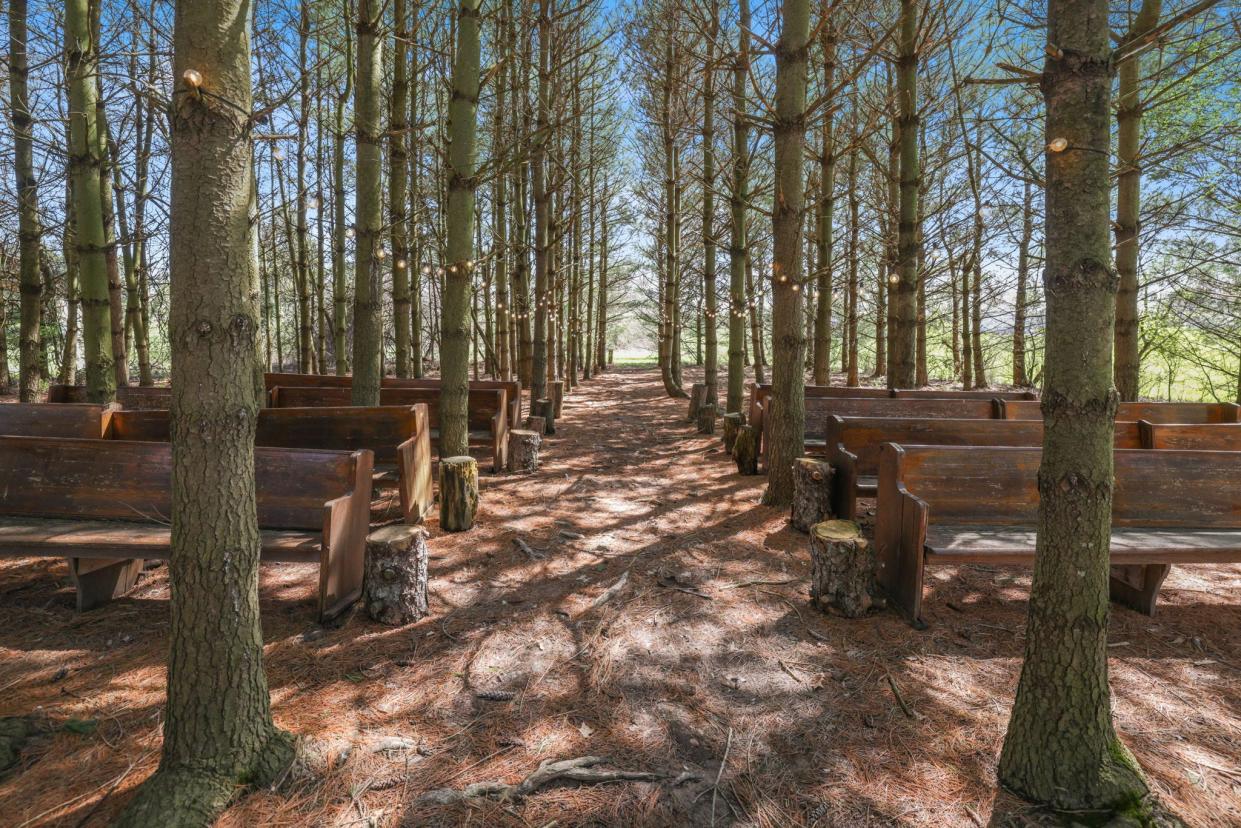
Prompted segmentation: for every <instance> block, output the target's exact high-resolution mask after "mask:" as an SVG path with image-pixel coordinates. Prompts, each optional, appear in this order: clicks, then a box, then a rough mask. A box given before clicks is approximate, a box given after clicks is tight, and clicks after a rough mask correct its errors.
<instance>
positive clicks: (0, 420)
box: [0, 403, 117, 440]
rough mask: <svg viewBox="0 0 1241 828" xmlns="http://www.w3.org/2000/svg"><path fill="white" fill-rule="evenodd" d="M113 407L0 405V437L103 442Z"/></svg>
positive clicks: (77, 404) (84, 404)
mask: <svg viewBox="0 0 1241 828" xmlns="http://www.w3.org/2000/svg"><path fill="white" fill-rule="evenodd" d="M116 410H117V409H116V406H114V405H93V404H91V403H65V404H49V403H13V404H11V405H0V434H10V435H13V436H15V437H78V438H82V439H88V440H89V439H95V440H98V439H100V438H102V437H103V436H104V435H105V434H107V431H108V421H109V419H110V418H111V416H112V412H114V411H116Z"/></svg>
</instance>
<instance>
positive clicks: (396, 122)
mask: <svg viewBox="0 0 1241 828" xmlns="http://www.w3.org/2000/svg"><path fill="white" fill-rule="evenodd" d="M392 20H393V27H392V51H393V58H392V95H391V97H390V98H389V102H388V124H389V129H388V165H389V169H390V170H391V172H390V173H389V174H388V232H389V233H390V234H391V237H392V328H393V335H394V338H395V347H396V375H397V376H398V377H407V376H409V338H410V332H411V326H410V315H409V308H410V300H409V275H410V272H411V267H412V269H413V270H415V271H416V270H417V267H413V266H412V265H411V262H410V261H409V237H408V235H407V234H406V232H405V230H406V226H407V222H408V215H407V211H408V210H409V204H408V187H407V184H408V182H409V153H408V152H407V151H406V146H407V142H408V140H409V136H408V135H407V134H406V130H407V127H408V126H409V121H408V115H409V106H408V98H409V80H408V74H407V72H408V62H409V51H410V50H409V45H408V44H409V38H410V32H409V31H408V26H409V20H408V11H407V8H406V3H405V0H393V2H392ZM414 264H416V263H414Z"/></svg>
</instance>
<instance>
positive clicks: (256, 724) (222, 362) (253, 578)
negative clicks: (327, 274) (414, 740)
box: [120, 0, 293, 826]
mask: <svg viewBox="0 0 1241 828" xmlns="http://www.w3.org/2000/svg"><path fill="white" fill-rule="evenodd" d="M251 14H252V8H251V5H250V3H249V2H248V0H182V2H179V3H178V4H177V12H176V30H175V35H174V41H173V44H174V77H175V78H177V79H178V81H177V86H176V89H175V97H174V103H173V111H172V118H171V127H172V131H171V136H172V209H171V217H172V224H171V235H172V247H171V256H172V258H171V269H172V273H173V279H172V296H171V308H172V312H171V318H170V325H169V327H170V334H171V335H170V340H171V344H172V378H173V382H172V412H171V418H170V419H171V428H172V481H173V490H172V559H171V561H170V564H169V577H170V583H171V604H170V615H171V626H170V630H169V638H170V653H169V659H168V704H167V708H166V712H165V721H164V745H163V755H162V758H161V761H160V768H159V770H158V771H157V772H156V774H155V775H154V776H153V777H151V778H150V779H149V780H148V781H147V782H146V783H145V784H144V785H143V786H142V788H141V789H140V791H139V793H138V795H137V797H136V798H135V799H134V800H133V801H132V802H131V804H130V806H129V808H128V809H127V810H126V812H125V814H124V816H123V818H122V820H121V823H120V824H122V825H127V826H149V825H208V824H210V823H211V822H212V820H213V819H214V817H215V815H216V814H217V813H218V812H219V811H220V810H221V809H222V808H223V807H224V806H225V805H226V804H227V803H228V801H229V800H230V799H232V798H233V796H234V795H235V793H236V786H237V784H238V783H241V784H254V785H261V784H266V783H267V782H270V781H271V780H272V779H274V778H275V777H276V775H278V773H279V772H280V771H281V770H282V769H283V768H284V767H285V766H287V765H288V763H289V762H290V761H291V760H292V757H293V745H292V740H291V739H290V738H289V737H288V735H287V734H284V733H282V732H280V731H277V730H276V728H275V726H274V725H273V723H272V717H271V706H270V700H269V697H268V691H267V679H266V676H265V674H264V671H263V635H262V629H261V627H260V625H259V603H258V569H259V567H258V564H259V530H258V517H257V513H256V508H255V489H254V434H255V422H256V420H257V417H258V408H259V405H258V395H257V389H256V387H255V384H254V371H255V356H256V350H255V344H256V340H257V331H258V307H257V297H258V284H257V278H256V276H257V274H256V273H255V271H254V264H253V259H252V257H251V254H250V253H251V245H250V233H251V225H250V215H249V209H250V204H251V195H252V187H253V183H252V182H253V179H252V176H251V169H250V164H251V151H250V135H249V132H250V122H249V120H248V119H247V118H246V117H245V115H244V113H249V112H250V107H251V94H250V39H249V26H250V20H251ZM189 68H194V69H196V70H197V71H198V72H200V73H201V75H202V77H203V78H204V86H205V87H206V89H207V90H208V91H210V92H211V93H212V94H211V95H210V96H207V95H202V94H199V93H198V91H197V90H195V89H194V88H192V87H189V86H187V85H186V84H185V83H184V81H182V80H181V78H182V74H183V73H184V72H185V70H186V69H189Z"/></svg>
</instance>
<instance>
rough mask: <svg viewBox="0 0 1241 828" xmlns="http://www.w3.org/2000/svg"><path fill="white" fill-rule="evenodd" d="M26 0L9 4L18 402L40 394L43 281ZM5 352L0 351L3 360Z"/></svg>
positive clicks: (30, 400) (27, 400) (41, 229)
mask: <svg viewBox="0 0 1241 828" xmlns="http://www.w3.org/2000/svg"><path fill="white" fill-rule="evenodd" d="M26 6H27V4H26V0H11V2H10V3H9V56H10V57H9V102H10V113H11V117H12V121H13V172H14V175H15V176H16V179H17V180H16V183H17V236H18V245H19V256H20V265H19V267H20V278H19V280H18V283H19V285H20V288H21V325H20V328H19V340H20V341H19V343H18V344H19V353H20V357H19V365H20V367H19V369H18V382H19V384H20V394H21V397H20V399H21V401H22V402H37V401H38V397H39V395H40V394H41V393H42V391H43V388H42V377H41V365H40V359H41V354H42V349H41V345H40V333H41V332H40V330H39V327H40V325H41V324H42V315H43V304H42V298H43V280H42V277H41V276H40V274H39V251H40V249H41V243H40V238H41V236H42V235H43V228H42V226H41V224H40V221H39V187H38V182H37V180H36V178H35V175H34V134H33V122H32V120H31V115H30V98H29V95H28V92H27V87H28V85H27V82H26V79H27V77H28V76H29V71H30V70H29V63H28V60H27V57H26ZM7 353H8V352H7V351H6V352H5V354H6V356H5V358H6V359H7Z"/></svg>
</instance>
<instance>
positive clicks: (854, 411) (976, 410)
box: [760, 397, 999, 465]
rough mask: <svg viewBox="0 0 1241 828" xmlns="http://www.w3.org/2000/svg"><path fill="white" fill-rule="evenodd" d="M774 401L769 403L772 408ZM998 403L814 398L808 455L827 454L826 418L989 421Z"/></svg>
mask: <svg viewBox="0 0 1241 828" xmlns="http://www.w3.org/2000/svg"><path fill="white" fill-rule="evenodd" d="M771 402H773V401H772V400H768V401H767V405H770V404H771ZM998 406H999V402H998V401H996V400H977V399H970V398H964V399H951V398H950V399H908V400H905V399H893V398H892V397H874V398H855V397H835V398H832V397H814V398H807V399H806V427H805V429H806V436H805V451H806V453H807V454H809V455H812V456H813V455H823V454H826V453H827V418H828V417H829V416H831V415H833V414H835V415H837V416H840V417H909V418H914V419H936V420H942V419H953V420H986V419H992V418H995V417H998V416H999V407H998ZM766 424H767V418H766V416H764V417H763V433H762V436H761V438H760V439H761V449H760V456H761V457H762V459H763V463H764V465H765V464H766V462H767V434H766V431H767V425H766Z"/></svg>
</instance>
